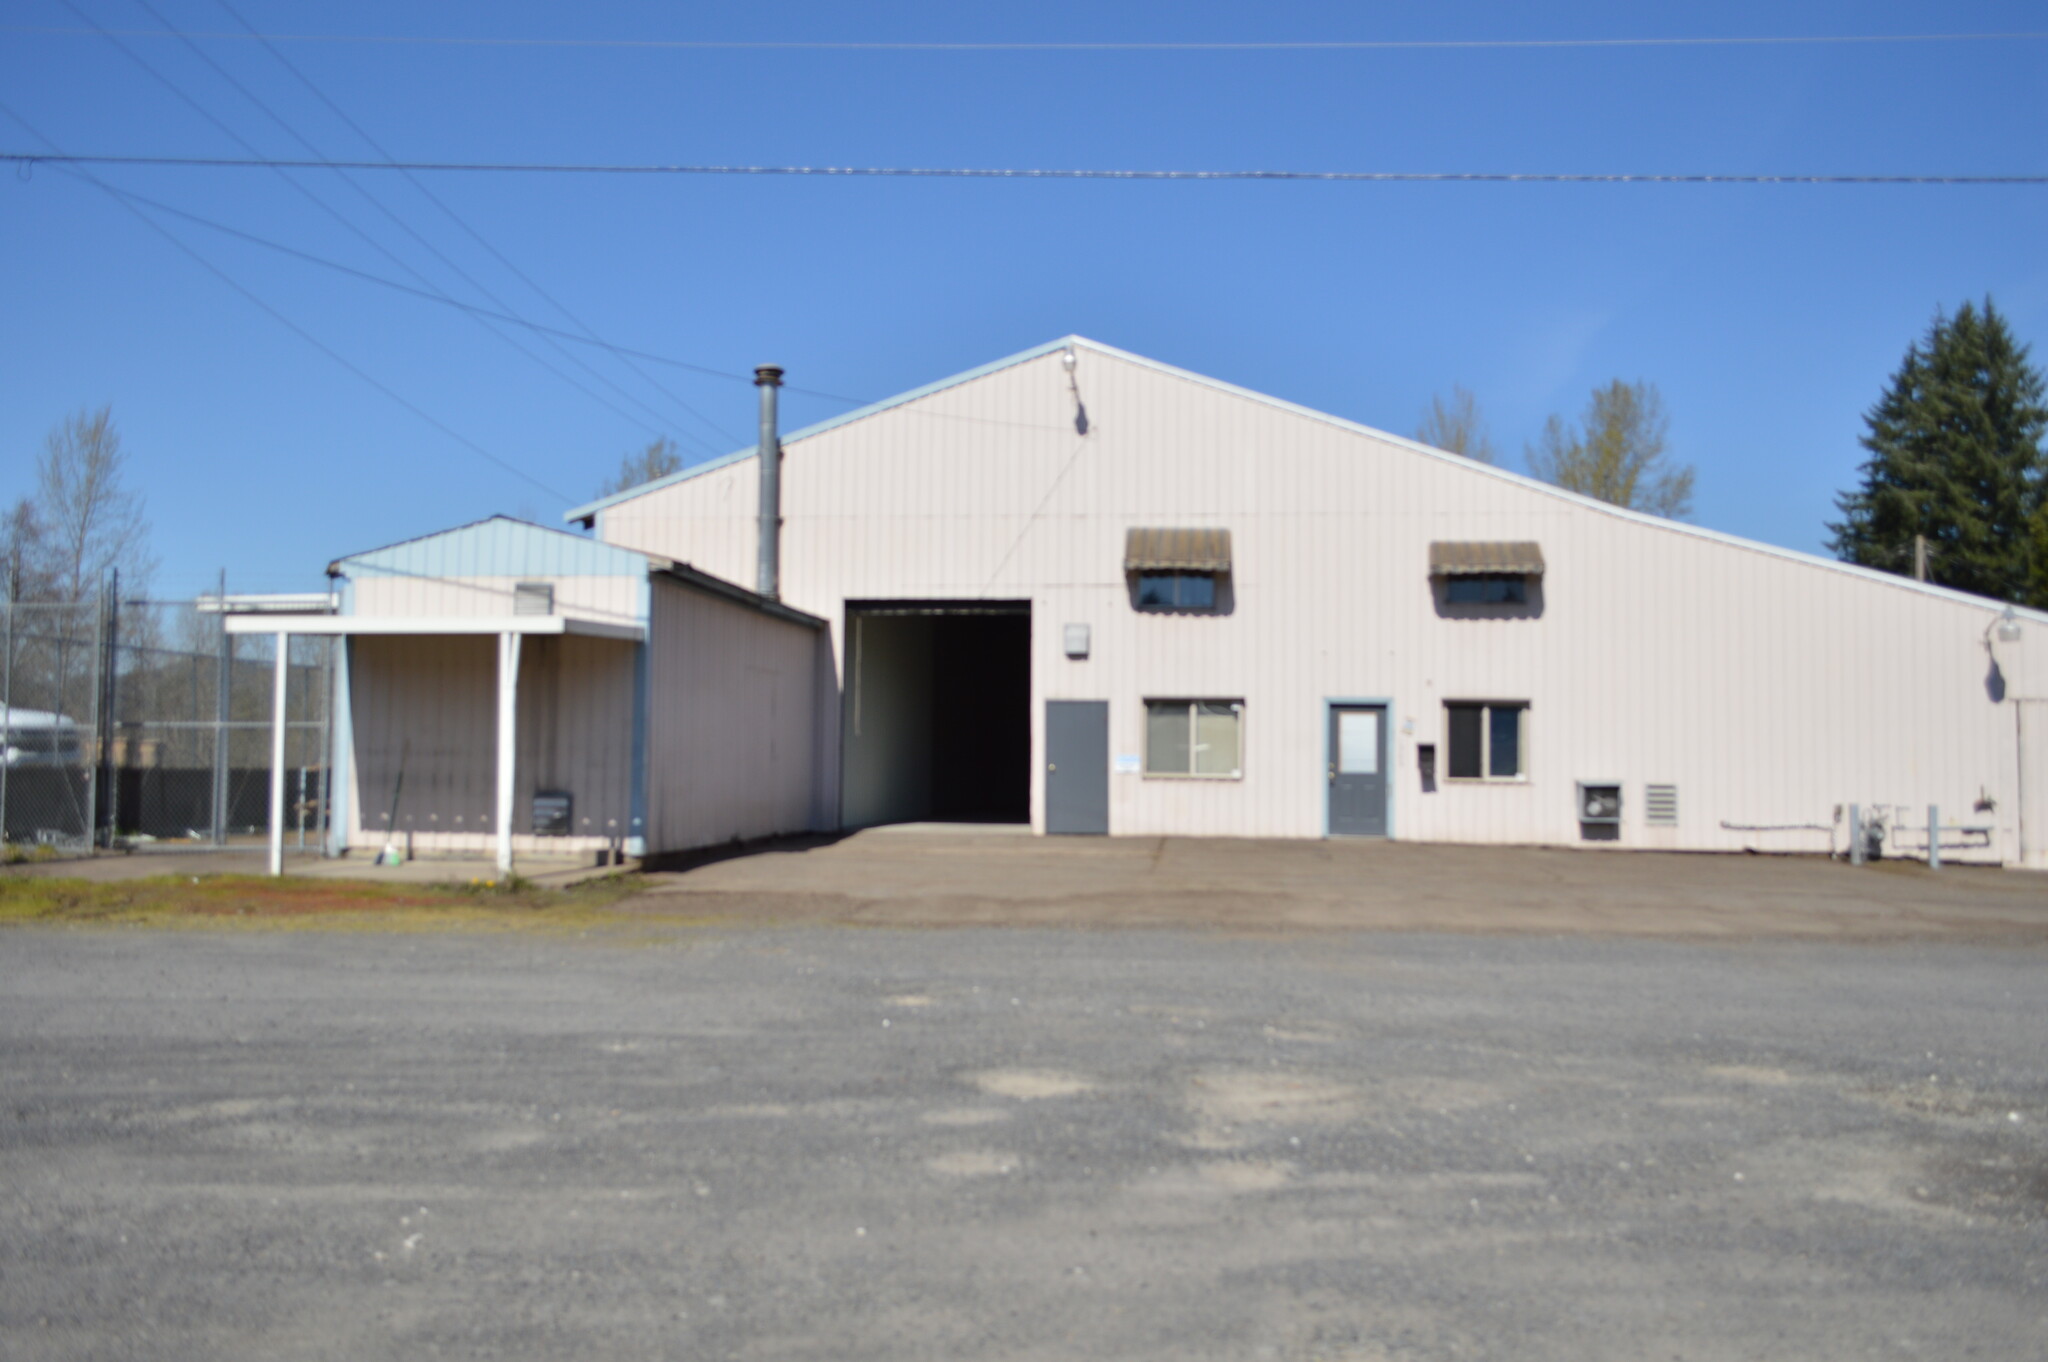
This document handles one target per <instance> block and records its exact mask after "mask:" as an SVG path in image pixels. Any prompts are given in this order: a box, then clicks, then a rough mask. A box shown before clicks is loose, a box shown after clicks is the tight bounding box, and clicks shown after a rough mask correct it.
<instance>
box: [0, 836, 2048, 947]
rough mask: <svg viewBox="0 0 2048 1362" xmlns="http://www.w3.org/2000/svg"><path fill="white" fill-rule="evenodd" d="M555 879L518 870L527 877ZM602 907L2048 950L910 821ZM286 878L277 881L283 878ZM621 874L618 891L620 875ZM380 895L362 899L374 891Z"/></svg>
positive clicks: (1472, 851)
mask: <svg viewBox="0 0 2048 1362" xmlns="http://www.w3.org/2000/svg"><path fill="white" fill-rule="evenodd" d="M261 873H262V864H261V857H260V856H251V855H246V854H240V853H235V852H229V853H225V854H221V855H198V854H192V853H154V854H151V853H138V854H136V855H132V856H120V857H97V858H94V859H92V860H88V861H65V862H53V863H49V864H44V865H29V866H10V867H6V868H5V869H4V870H0V884H4V882H5V881H6V880H7V879H10V878H22V879H27V878H44V877H62V878H72V877H76V878H83V879H87V880H91V881H95V882H100V883H108V884H114V883H120V882H125V881H130V880H135V879H140V878H145V877H154V876H176V877H178V878H179V879H183V878H184V877H186V876H191V875H197V876H202V877H207V876H214V875H223V874H241V875H260V874H261ZM286 873H287V875H288V876H290V877H292V881H298V882H299V884H300V887H301V888H302V889H309V888H310V886H308V885H305V884H304V881H305V880H306V879H309V878H310V879H317V880H318V881H320V882H321V883H322V886H323V888H324V889H327V890H329V891H331V892H330V894H326V895H323V896H322V898H323V901H325V900H326V899H327V898H328V897H331V896H332V895H345V894H346V893H347V892H348V886H349V885H350V884H352V883H353V884H360V885H362V886H364V887H365V888H366V889H367V890H369V892H368V893H366V894H365V898H366V899H369V898H374V897H376V896H377V895H380V894H386V893H389V892H391V891H392V890H394V889H396V888H398V887H399V886H401V885H408V886H419V885H426V884H430V883H449V884H455V885H462V884H464V883H466V882H467V881H469V880H470V879H472V878H475V877H478V876H489V875H491V874H493V873H494V872H493V871H492V870H491V869H490V867H489V866H488V865H483V864H481V863H477V864H472V863H469V862H457V861H447V862H435V861H418V862H414V863H411V864H409V865H407V866H404V867H401V868H400V869H399V871H397V872H393V871H390V870H385V869H381V868H378V867H375V866H372V865H370V864H369V863H368V862H367V861H366V860H356V861H321V860H320V859H318V858H317V857H306V858H298V857H293V858H288V859H287V861H286ZM593 873H603V872H594V871H592V870H590V869H589V868H587V867H583V866H580V865H578V866H577V867H575V868H574V869H573V870H571V871H570V872H569V873H568V874H566V875H563V876H562V877H561V880H560V884H557V883H556V882H555V880H554V879H553V878H551V877H548V876H545V875H539V874H537V873H535V868H534V867H532V866H527V867H522V875H524V876H525V877H526V878H528V879H530V880H532V881H534V883H535V884H536V886H537V887H542V888H559V887H562V886H564V885H566V884H568V883H569V882H570V881H571V880H573V879H576V878H579V877H582V876H587V875H590V874H593ZM628 879H629V880H630V879H637V881H638V883H639V884H640V885H641V888H640V891H639V892H638V893H636V894H631V895H630V896H629V897H626V898H625V899H623V900H622V901H619V902H618V903H616V905H613V904H612V900H613V896H614V894H615V893H616V888H614V889H612V890H610V891H608V892H607V893H606V894H605V895H604V898H605V900H606V904H607V905H608V906H607V908H606V911H607V912H611V913H621V914H625V915H627V916H630V917H636V918H639V919H642V920H643V921H647V922H649V923H650V924H651V923H652V922H653V921H656V920H660V919H679V920H682V921H683V922H686V923H721V924H730V925H749V924H757V923H758V924H763V925H773V924H803V923H815V924H827V923H830V924H840V925H864V926H877V927H967V926H1008V927H1079V928H1118V927H1183V928H1197V929H1208V930H1221V931H1227V932H1244V933H1261V932H1274V931H1447V932H1464V933H1509V934H1534V935H1609V936H1649V937H1664V938H1674V939H1687V938H1689V939H1708V940H1711V939H1743V938H1805V939H1814V940H1842V941H1856V940H1875V941H1884V940H1904V939H1954V940H1971V939H1999V940H2033V941H2038V942H2048V875H2041V874H2039V873H2035V872H2027V871H2012V870H2000V869H1996V868H1992V867H1983V866H1970V867H1958V866H1951V867H1947V868H1944V869H1942V870H1940V871H1938V872H1935V871H1929V870H1928V869H1927V868H1926V867H1925V866H1924V865H1921V864H1919V863H1917V862H1909V861H1887V862H1882V863H1879V864H1875V865H1871V866H1865V867H1853V866H1849V865H1846V864H1841V863H1838V862H1831V861H1828V860H1825V859H1822V858H1818V857H1778V856H1729V855H1673V854H1663V853H1652V852H1630V851H1623V852H1614V851H1576V850H1560V849H1551V848H1538V847H1496V846H1451V845H1443V844H1423V843H1413V842H1373V841H1278V840H1271V841H1256V840H1246V839H1230V838H1178V837H1170V838H1137V837H1116V838H1100V837H1032V836H1030V835H1029V834H1028V833H1025V832H1023V831H1022V830H1012V829H1008V828H987V827H960V826H950V827H949V826H941V825H913V826H908V827H898V828H875V829H870V830H868V831H865V832H860V833H855V834H852V835H850V836H845V837H809V838H792V839H788V840H784V841H781V842H776V843H770V844H767V845H762V846H754V847H749V848H745V849H736V850H734V851H731V852H723V853H710V854H706V855H702V856H699V857H697V858H694V862H691V861H685V862H683V863H682V864H681V865H680V866H678V867H677V868H674V869H660V868H656V869H652V870H649V871H647V872H646V873H644V874H641V875H639V876H637V877H628ZM292 881H288V883H289V882H292ZM613 883H614V884H616V882H613ZM372 886H374V888H372Z"/></svg>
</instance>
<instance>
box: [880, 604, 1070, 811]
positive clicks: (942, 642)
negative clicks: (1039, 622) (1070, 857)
mask: <svg viewBox="0 0 2048 1362" xmlns="http://www.w3.org/2000/svg"><path fill="white" fill-rule="evenodd" d="M841 733H842V753H843V761H842V763H841V775H840V799H841V802H840V810H841V812H840V817H841V821H842V822H843V823H844V824H845V825H846V826H847V827H850V828H860V827H872V826H874V825H875V824H878V823H911V822H921V821H926V820H931V821H949V822H971V823H1025V822H1029V821H1030V819H1031V603H1030V602H1029V601H862V602H851V601H849V602H848V603H847V607H846V683H845V690H844V712H843V715H842V728H841Z"/></svg>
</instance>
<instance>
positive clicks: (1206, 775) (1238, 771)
mask: <svg viewBox="0 0 2048 1362" xmlns="http://www.w3.org/2000/svg"><path fill="white" fill-rule="evenodd" d="M1144 705H1145V744H1144V758H1143V760H1144V767H1143V769H1142V771H1141V775H1142V777H1143V778H1144V779H1146V780H1243V779H1244V701H1243V700H1242V699H1237V698H1226V697H1220V696H1200V695H1198V696H1191V697H1188V698H1185V699H1184V698H1182V697H1180V696H1177V695H1148V696H1146V697H1145V699H1144ZM1155 705H1180V706H1184V707H1185V708H1186V710H1187V718H1188V734H1187V753H1188V765H1189V767H1190V768H1192V767H1193V766H1194V764H1195V752H1196V750H1197V744H1196V742H1195V737H1196V734H1197V733H1198V732H1199V728H1198V723H1199V720H1200V713H1199V711H1198V710H1197V708H1196V706H1198V705H1228V706H1230V709H1231V713H1232V715H1233V716H1234V717H1235V718H1236V720H1237V754H1236V755H1237V761H1236V764H1235V765H1234V766H1233V767H1232V769H1230V770H1228V771H1196V770H1193V769H1189V770H1186V771H1155V770H1154V769H1152V709H1153V706H1155Z"/></svg>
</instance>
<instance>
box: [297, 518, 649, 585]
mask: <svg viewBox="0 0 2048 1362" xmlns="http://www.w3.org/2000/svg"><path fill="white" fill-rule="evenodd" d="M652 561H655V560H653V559H651V557H650V555H648V554H645V553H642V552H640V551H639V550H638V549H624V548H620V547H619V546H618V545H616V544H606V543H603V542H601V541H599V540H596V539H591V538H588V537H586V536H584V535H580V534H571V533H570V532H569V531H567V530H558V529H555V528H553V527H551V526H547V525H535V524H533V523H532V522H531V521H526V520H515V519H513V518H512V517H511V516H507V515H494V516H486V517H485V518H484V519H482V520H474V521H471V522H470V523H469V524H467V525H457V526H455V527H454V528H452V529H446V530H436V531H435V532H434V533H432V534H423V535H420V536H419V537H417V538H415V539H401V540H400V541H398V542H397V543H395V544H386V545H384V546H383V547H381V548H374V549H365V550H364V551H363V552H361V553H352V554H349V555H348V556H347V557H345V558H337V559H335V560H334V561H333V562H332V563H329V564H328V565H327V573H328V575H329V576H346V575H348V573H349V572H350V571H351V570H356V571H361V570H363V569H368V570H370V571H372V572H385V573H391V574H393V575H405V576H421V577H631V576H636V575H638V576H644V575H645V574H646V572H647V570H648V567H649V564H650V562H652ZM659 561H660V562H662V563H666V562H667V560H666V559H661V560H659Z"/></svg>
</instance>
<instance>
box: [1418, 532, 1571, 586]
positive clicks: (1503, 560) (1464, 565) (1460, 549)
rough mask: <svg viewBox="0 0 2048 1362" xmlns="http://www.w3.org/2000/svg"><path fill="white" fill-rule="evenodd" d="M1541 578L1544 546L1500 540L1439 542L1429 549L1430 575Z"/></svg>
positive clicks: (1441, 540) (1440, 540)
mask: <svg viewBox="0 0 2048 1362" xmlns="http://www.w3.org/2000/svg"><path fill="white" fill-rule="evenodd" d="M1493 572H1499V573H1520V574H1522V575H1523V576H1528V577H1541V576H1542V575H1543V546H1542V545H1541V544H1536V543H1531V542H1528V541H1512V540H1500V539H1456V540H1443V539H1439V540H1437V541H1435V542H1434V543H1432V544H1431V545H1430V546H1429V575H1430V576H1432V577H1463V576H1469V575H1472V574H1476V573H1493Z"/></svg>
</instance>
